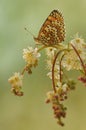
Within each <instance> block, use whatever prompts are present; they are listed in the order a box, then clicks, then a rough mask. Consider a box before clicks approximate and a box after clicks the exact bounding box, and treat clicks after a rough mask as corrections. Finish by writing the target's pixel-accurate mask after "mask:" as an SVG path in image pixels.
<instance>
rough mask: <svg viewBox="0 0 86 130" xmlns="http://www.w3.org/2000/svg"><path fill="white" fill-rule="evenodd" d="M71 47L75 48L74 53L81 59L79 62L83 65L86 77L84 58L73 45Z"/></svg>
mask: <svg viewBox="0 0 86 130" xmlns="http://www.w3.org/2000/svg"><path fill="white" fill-rule="evenodd" d="M71 46H72V47H73V49H74V51H75V52H76V54H77V56H78V57H79V60H80V62H81V65H82V68H83V70H84V73H85V75H86V69H85V65H84V62H83V60H82V58H81V57H80V55H79V52H78V51H77V49H76V48H75V47H74V45H73V44H71Z"/></svg>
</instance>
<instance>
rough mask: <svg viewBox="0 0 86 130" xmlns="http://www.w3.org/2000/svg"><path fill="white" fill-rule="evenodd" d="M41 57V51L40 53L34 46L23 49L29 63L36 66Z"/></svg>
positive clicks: (24, 56)
mask: <svg viewBox="0 0 86 130" xmlns="http://www.w3.org/2000/svg"><path fill="white" fill-rule="evenodd" d="M39 57H40V53H38V48H35V49H33V48H32V47H28V48H27V49H23V58H24V59H25V61H26V62H27V63H28V65H30V66H36V65H37V62H38V58H39Z"/></svg>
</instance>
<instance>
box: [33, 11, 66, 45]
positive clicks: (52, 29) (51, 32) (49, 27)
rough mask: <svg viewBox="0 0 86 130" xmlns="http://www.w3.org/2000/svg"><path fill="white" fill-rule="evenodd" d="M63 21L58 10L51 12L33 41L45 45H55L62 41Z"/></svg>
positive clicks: (63, 35) (63, 33) (63, 32)
mask: <svg viewBox="0 0 86 130" xmlns="http://www.w3.org/2000/svg"><path fill="white" fill-rule="evenodd" d="M64 38H65V29H64V19H63V16H62V14H61V13H60V12H59V11H58V10H53V11H52V12H51V13H50V15H49V16H48V18H47V19H46V20H45V22H44V24H43V25H42V27H41V29H40V31H39V34H38V37H37V38H35V37H34V40H35V41H36V42H38V43H41V44H45V45H55V44H58V43H61V42H62V41H64Z"/></svg>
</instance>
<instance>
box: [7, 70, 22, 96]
mask: <svg viewBox="0 0 86 130" xmlns="http://www.w3.org/2000/svg"><path fill="white" fill-rule="evenodd" d="M22 79H23V76H22V75H21V74H20V73H19V72H18V73H17V72H16V73H14V75H13V76H12V77H10V78H9V79H8V82H9V83H10V84H11V86H12V88H11V91H12V92H13V93H14V94H15V95H17V96H23V92H22V91H21V88H22Z"/></svg>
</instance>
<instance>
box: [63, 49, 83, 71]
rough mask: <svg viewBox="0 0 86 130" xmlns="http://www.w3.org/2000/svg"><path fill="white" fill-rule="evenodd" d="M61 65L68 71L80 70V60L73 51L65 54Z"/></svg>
mask: <svg viewBox="0 0 86 130" xmlns="http://www.w3.org/2000/svg"><path fill="white" fill-rule="evenodd" d="M62 65H63V67H65V68H66V69H67V70H68V71H69V70H72V69H76V70H81V69H82V66H81V63H80V60H79V58H78V56H77V54H76V53H75V51H74V50H71V51H68V52H66V54H65V56H64V58H63V60H62Z"/></svg>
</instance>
